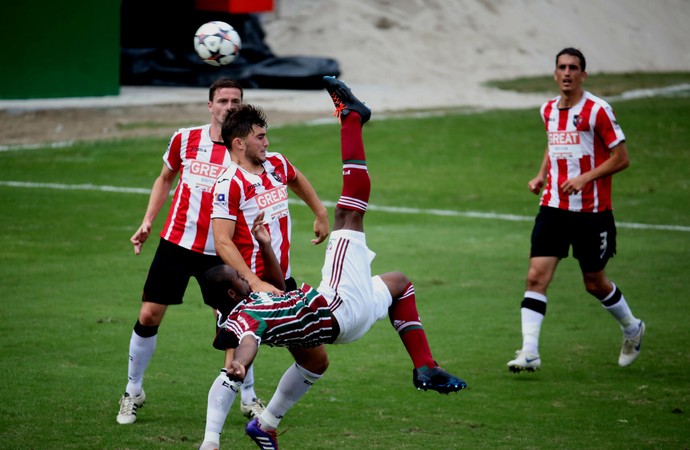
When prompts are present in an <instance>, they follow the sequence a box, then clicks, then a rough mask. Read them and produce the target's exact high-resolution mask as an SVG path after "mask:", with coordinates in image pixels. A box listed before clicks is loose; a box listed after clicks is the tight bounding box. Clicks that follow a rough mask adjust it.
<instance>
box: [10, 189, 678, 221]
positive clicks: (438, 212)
mask: <svg viewBox="0 0 690 450" xmlns="http://www.w3.org/2000/svg"><path fill="white" fill-rule="evenodd" d="M0 186H9V187H20V188H30V189H32V188H33V189H35V188H45V189H61V190H81V191H101V192H122V193H125V194H145V195H148V194H150V193H151V189H144V188H128V187H117V186H97V185H95V184H60V183H31V182H25V181H2V180H0ZM289 203H290V204H293V205H302V206H306V204H305V203H304V202H303V201H301V200H290V201H289ZM323 204H324V205H325V206H328V207H331V208H334V207H335V205H336V203H335V202H331V201H324V202H323ZM368 209H369V210H371V211H382V212H387V213H392V214H427V215H432V216H446V217H469V218H471V219H495V220H505V221H510V222H531V221H533V220H534V217H531V216H518V215H515V214H498V213H486V212H479V211H455V210H449V209H421V208H401V207H397V206H378V205H372V204H369V206H368ZM616 226H617V227H619V228H632V229H636V230H666V231H683V232H686V233H688V232H690V227H686V226H682V225H655V224H645V223H628V222H616Z"/></svg>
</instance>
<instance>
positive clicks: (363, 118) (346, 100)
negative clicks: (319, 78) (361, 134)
mask: <svg viewBox="0 0 690 450" xmlns="http://www.w3.org/2000/svg"><path fill="white" fill-rule="evenodd" d="M323 83H324V86H325V88H326V90H327V91H328V93H329V94H330V96H331V99H333V104H334V105H335V115H336V117H346V116H347V115H348V114H350V112H351V111H356V112H357V113H358V114H359V117H360V119H359V120H360V122H361V124H362V125H364V124H365V123H367V122H368V121H369V119H370V118H371V109H369V107H368V106H367V105H365V104H364V103H362V102H361V101H359V99H357V97H355V95H354V94H353V93H352V91H351V90H350V88H349V87H347V85H346V84H345V83H343V82H342V81H340V80H338V79H337V78H336V77H323Z"/></svg>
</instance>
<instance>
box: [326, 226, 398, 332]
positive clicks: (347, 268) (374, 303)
mask: <svg viewBox="0 0 690 450" xmlns="http://www.w3.org/2000/svg"><path fill="white" fill-rule="evenodd" d="M375 256H376V253H374V252H372V251H371V250H369V248H368V247H367V243H366V237H365V235H364V233H362V232H359V231H352V230H337V231H334V232H332V233H331V237H330V239H329V241H328V246H327V248H326V258H325V260H324V264H323V268H322V269H321V284H320V285H319V287H318V289H317V290H318V291H319V292H320V293H321V294H322V295H323V296H324V297H325V298H326V299H327V300H328V304H329V305H330V307H331V311H332V312H333V316H334V317H335V318H336V320H337V321H338V325H340V334H339V335H338V338H337V339H336V340H335V341H334V342H333V343H334V344H347V343H349V342H354V341H356V340H357V339H359V338H361V337H362V336H364V334H365V333H366V332H367V331H369V329H370V328H371V327H372V325H374V323H375V322H376V321H378V320H381V319H384V318H386V317H388V308H389V307H390V306H391V303H392V301H393V298H392V297H391V294H390V291H389V290H388V287H387V286H386V285H385V283H384V282H383V280H381V277H379V276H378V275H377V276H374V277H372V276H371V262H372V261H373V260H374V257H375Z"/></svg>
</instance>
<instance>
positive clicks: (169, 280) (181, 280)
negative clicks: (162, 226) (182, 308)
mask: <svg viewBox="0 0 690 450" xmlns="http://www.w3.org/2000/svg"><path fill="white" fill-rule="evenodd" d="M218 264H223V260H222V259H220V257H219V256H216V255H205V254H203V253H198V252H194V251H192V250H188V249H186V248H184V247H180V246H179V245H176V244H172V243H170V242H168V241H166V240H165V239H162V238H161V240H160V243H159V244H158V249H157V250H156V255H155V256H154V257H153V261H152V262H151V267H150V268H149V274H148V276H147V277H146V283H145V284H144V293H143V295H142V300H143V301H145V302H152V303H158V304H161V305H179V304H181V303H182V297H184V293H185V290H186V289H187V284H188V283H189V279H190V278H191V277H194V278H196V280H197V282H198V283H199V286H200V287H201V295H202V296H203V297H204V301H205V302H206V301H207V297H208V296H209V295H211V294H210V292H211V290H210V289H209V288H208V286H207V283H206V280H205V277H204V274H205V273H206V271H207V270H208V269H210V268H211V267H214V266H217V265H218Z"/></svg>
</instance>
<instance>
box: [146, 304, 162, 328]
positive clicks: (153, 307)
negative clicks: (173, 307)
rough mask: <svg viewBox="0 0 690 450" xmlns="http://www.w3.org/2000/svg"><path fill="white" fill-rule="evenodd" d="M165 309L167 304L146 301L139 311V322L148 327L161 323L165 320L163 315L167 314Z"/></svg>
mask: <svg viewBox="0 0 690 450" xmlns="http://www.w3.org/2000/svg"><path fill="white" fill-rule="evenodd" d="M165 309H166V307H165V305H158V304H156V303H150V302H145V303H144V304H142V306H141V310H140V311H139V323H140V324H142V325H144V326H147V327H153V326H158V325H160V323H161V321H162V320H163V315H164V314H165Z"/></svg>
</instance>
